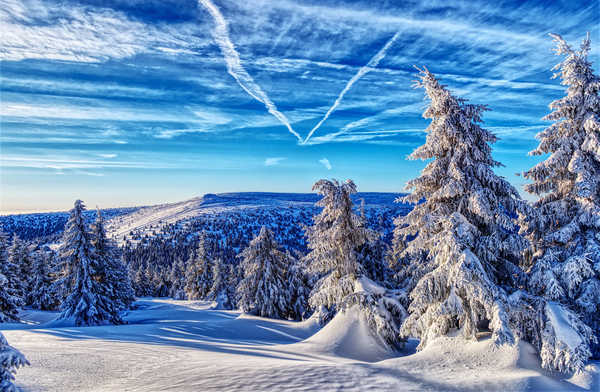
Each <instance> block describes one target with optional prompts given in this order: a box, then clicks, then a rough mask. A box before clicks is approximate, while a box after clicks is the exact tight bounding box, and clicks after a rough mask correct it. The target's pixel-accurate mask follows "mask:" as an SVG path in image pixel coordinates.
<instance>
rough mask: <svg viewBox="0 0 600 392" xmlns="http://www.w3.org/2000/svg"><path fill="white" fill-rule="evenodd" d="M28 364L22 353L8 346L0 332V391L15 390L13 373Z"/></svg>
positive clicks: (13, 391) (10, 391) (15, 391)
mask: <svg viewBox="0 0 600 392" xmlns="http://www.w3.org/2000/svg"><path fill="white" fill-rule="evenodd" d="M25 365H29V362H28V361H27V359H26V358H25V356H24V355H23V354H21V352H20V351H19V350H17V349H15V348H14V347H12V346H10V345H9V344H8V342H7V341H6V338H5V337H4V335H3V334H2V332H0V391H2V392H17V391H18V389H17V387H16V386H15V384H14V381H15V374H16V373H17V369H18V368H20V367H21V366H25Z"/></svg>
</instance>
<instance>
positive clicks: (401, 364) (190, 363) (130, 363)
mask: <svg viewBox="0 0 600 392" xmlns="http://www.w3.org/2000/svg"><path fill="white" fill-rule="evenodd" d="M136 306H137V309H135V310H132V311H130V312H129V313H128V314H126V315H125V320H127V322H128V323H129V324H127V325H121V326H100V327H60V328H58V327H52V328H51V327H49V326H48V325H52V324H49V323H48V321H49V320H51V319H52V318H53V316H54V315H56V313H50V312H39V311H25V312H24V313H23V315H22V316H23V317H25V318H26V319H27V323H26V324H25V323H23V324H0V330H3V333H4V334H5V336H6V338H7V339H8V341H9V343H10V344H11V345H12V346H13V347H15V348H17V349H19V350H20V351H22V352H23V354H25V355H26V356H27V358H28V359H29V361H30V362H31V366H28V367H26V368H21V369H19V371H18V373H17V382H18V385H19V386H20V387H21V388H23V390H25V391H284V390H285V391H334V390H335V391H339V390H344V391H365V390H369V391H457V390H460V391H483V390H485V391H536V390H537V391H550V390H556V391H569V390H572V391H581V390H598V387H599V385H600V383H599V380H598V378H599V377H598V374H599V372H598V366H597V364H595V363H592V364H590V365H589V366H588V370H589V371H588V372H587V373H585V374H582V375H579V376H576V377H573V378H572V379H570V380H561V379H560V378H559V377H558V376H552V375H549V374H546V373H544V372H543V371H542V370H541V369H540V367H539V360H538V359H537V357H536V356H535V353H534V350H533V348H532V347H531V346H529V345H527V344H524V343H520V344H519V345H517V346H502V347H499V348H496V347H495V346H494V345H493V343H492V342H491V341H490V340H489V338H484V339H481V340H480V341H477V342H475V341H472V342H469V341H465V340H463V339H462V338H460V337H443V338H438V339H437V340H435V341H432V342H431V343H430V344H429V345H428V346H427V348H426V349H425V350H423V351H421V352H418V353H415V352H414V347H415V346H416V342H415V341H412V340H411V341H409V344H408V348H407V349H405V350H404V351H403V352H390V351H387V350H386V349H384V348H383V347H381V346H378V343H377V341H376V340H375V339H373V338H372V337H371V335H370V334H369V332H368V329H367V328H366V325H364V324H363V323H362V321H361V318H360V316H359V314H358V313H357V312H356V310H355V309H354V308H352V309H349V310H348V311H347V312H345V313H341V314H338V315H337V316H336V317H335V318H334V319H333V320H332V321H331V322H330V323H329V324H328V325H326V326H325V327H324V328H322V329H321V330H320V331H319V330H318V326H317V323H316V321H315V320H313V319H309V320H307V321H304V322H292V321H284V320H272V319H265V318H260V317H254V316H248V315H241V314H240V313H239V312H236V311H223V310H213V309H212V307H213V306H214V304H213V303H208V302H202V301H176V300H167V299H153V298H143V299H140V300H138V301H137V302H136ZM36 320H38V324H35V323H36ZM43 323H47V324H43ZM375 361H378V362H375ZM575 384H577V385H575Z"/></svg>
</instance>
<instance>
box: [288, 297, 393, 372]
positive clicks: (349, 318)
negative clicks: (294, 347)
mask: <svg viewBox="0 0 600 392" xmlns="http://www.w3.org/2000/svg"><path fill="white" fill-rule="evenodd" d="M298 344H299V345H303V346H306V347H307V349H308V350H310V351H315V352H319V353H321V354H325V355H331V356H339V357H344V358H349V359H354V360H358V361H363V362H377V361H381V360H384V359H387V358H390V357H392V356H394V355H395V354H396V353H394V352H392V351H391V350H389V349H388V348H387V347H386V346H385V345H384V344H383V342H381V341H379V339H377V338H376V337H375V336H373V335H372V334H371V332H370V330H369V326H368V325H367V322H366V320H365V319H364V317H362V316H361V313H360V309H359V308H358V306H353V307H351V308H350V309H347V310H346V311H345V312H339V313H338V314H337V315H336V316H335V317H334V318H333V319H332V320H331V321H330V322H329V323H328V324H327V325H325V326H324V327H323V328H322V329H321V330H320V331H319V332H317V333H316V334H314V335H313V336H311V337H310V338H308V339H306V340H304V341H303V342H301V343H298Z"/></svg>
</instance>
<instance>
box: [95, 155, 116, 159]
mask: <svg viewBox="0 0 600 392" xmlns="http://www.w3.org/2000/svg"><path fill="white" fill-rule="evenodd" d="M98 156H99V157H100V158H106V159H112V158H116V157H117V154H98Z"/></svg>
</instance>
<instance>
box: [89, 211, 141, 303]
mask: <svg viewBox="0 0 600 392" xmlns="http://www.w3.org/2000/svg"><path fill="white" fill-rule="evenodd" d="M92 245H93V248H94V253H95V257H96V262H97V263H98V266H99V271H98V276H99V283H100V285H101V286H102V288H103V292H104V294H105V295H106V296H107V297H108V299H109V305H110V306H111V307H113V308H115V310H112V311H111V312H112V313H116V312H117V311H118V310H124V309H128V308H129V306H130V305H131V303H132V302H133V301H134V300H135V296H134V293H133V288H132V287H131V281H130V280H129V271H128V268H127V266H126V265H125V264H124V263H123V262H122V261H121V259H120V258H119V257H118V256H117V251H116V246H115V245H114V244H113V242H112V241H111V240H109V239H108V237H107V235H106V230H105V229H104V219H103V217H102V213H101V212H100V209H98V210H97V211H96V222H95V223H94V224H93V225H92Z"/></svg>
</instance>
